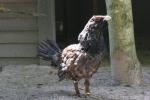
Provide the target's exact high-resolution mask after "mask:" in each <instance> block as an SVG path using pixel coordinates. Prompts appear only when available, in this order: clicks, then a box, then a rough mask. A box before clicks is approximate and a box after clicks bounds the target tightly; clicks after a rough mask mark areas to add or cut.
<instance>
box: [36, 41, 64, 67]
mask: <svg viewBox="0 0 150 100" xmlns="http://www.w3.org/2000/svg"><path fill="white" fill-rule="evenodd" d="M60 54H61V50H60V48H59V46H58V45H57V43H56V42H54V41H52V40H43V41H42V42H41V43H40V44H39V47H38V56H39V57H40V58H42V59H43V60H51V61H52V63H54V64H55V65H59V63H60Z"/></svg>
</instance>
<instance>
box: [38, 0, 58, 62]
mask: <svg viewBox="0 0 150 100" xmlns="http://www.w3.org/2000/svg"><path fill="white" fill-rule="evenodd" d="M37 12H39V13H42V14H44V15H42V16H38V19H37V25H38V41H39V42H40V41H42V40H45V39H50V40H54V41H56V29H55V0H38V2H37ZM39 64H48V62H45V61H43V60H41V59H39Z"/></svg>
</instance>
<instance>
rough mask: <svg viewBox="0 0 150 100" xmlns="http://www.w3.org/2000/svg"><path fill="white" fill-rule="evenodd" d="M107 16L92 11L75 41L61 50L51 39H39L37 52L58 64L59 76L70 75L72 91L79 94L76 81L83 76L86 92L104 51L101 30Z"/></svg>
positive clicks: (66, 77) (61, 78)
mask: <svg viewBox="0 0 150 100" xmlns="http://www.w3.org/2000/svg"><path fill="white" fill-rule="evenodd" d="M110 19H111V17H110V16H100V15H95V16H93V17H92V18H90V20H89V21H88V22H87V24H86V25H85V27H84V29H83V30H82V32H81V33H80V34H79V36H78V41H79V43H78V44H71V45H69V46H68V47H66V48H65V49H63V50H62V51H61V50H60V48H59V47H58V45H57V44H56V43H55V42H54V41H51V40H45V41H43V42H41V43H40V46H39V56H40V57H41V58H43V59H45V60H51V61H52V63H53V65H56V68H58V76H59V80H60V81H61V80H63V79H71V80H73V81H74V82H73V83H74V87H75V91H76V95H78V96H80V91H79V89H78V82H79V80H81V79H85V82H84V85H85V94H86V95H90V88H89V86H90V81H89V80H90V78H91V77H92V75H93V74H94V73H95V72H96V71H97V70H98V68H99V67H100V63H101V59H102V58H103V55H104V52H105V43H104V38H103V31H104V29H105V28H106V27H107V24H108V23H107V21H108V20H110Z"/></svg>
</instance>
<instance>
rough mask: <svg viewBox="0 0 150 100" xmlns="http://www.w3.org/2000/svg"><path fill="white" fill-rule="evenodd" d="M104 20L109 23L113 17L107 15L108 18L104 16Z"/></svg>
mask: <svg viewBox="0 0 150 100" xmlns="http://www.w3.org/2000/svg"><path fill="white" fill-rule="evenodd" d="M103 20H105V21H109V20H111V17H110V16H109V15H106V16H104V19H103Z"/></svg>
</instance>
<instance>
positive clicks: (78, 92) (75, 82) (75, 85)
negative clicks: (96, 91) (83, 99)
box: [73, 81, 80, 96]
mask: <svg viewBox="0 0 150 100" xmlns="http://www.w3.org/2000/svg"><path fill="white" fill-rule="evenodd" d="M73 84H74V88H75V92H76V95H77V96H80V91H79V88H78V81H74V82H73Z"/></svg>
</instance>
